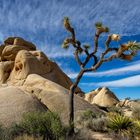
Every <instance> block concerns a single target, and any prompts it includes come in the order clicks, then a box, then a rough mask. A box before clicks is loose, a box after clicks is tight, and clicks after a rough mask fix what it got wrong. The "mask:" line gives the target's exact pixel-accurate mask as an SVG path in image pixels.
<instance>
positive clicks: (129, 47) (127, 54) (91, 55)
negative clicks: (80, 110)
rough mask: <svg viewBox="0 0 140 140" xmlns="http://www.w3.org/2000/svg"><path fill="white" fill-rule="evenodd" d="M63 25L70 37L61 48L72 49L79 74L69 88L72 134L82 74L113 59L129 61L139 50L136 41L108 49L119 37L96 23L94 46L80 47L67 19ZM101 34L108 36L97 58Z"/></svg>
mask: <svg viewBox="0 0 140 140" xmlns="http://www.w3.org/2000/svg"><path fill="white" fill-rule="evenodd" d="M63 23H64V27H65V29H66V30H67V31H68V32H69V33H70V35H71V36H70V37H67V38H66V39H65V40H64V42H63V45H62V47H63V48H65V49H68V48H69V46H70V45H71V46H72V47H73V48H74V57H75V60H76V61H77V63H78V65H79V66H80V72H79V74H78V75H77V77H76V79H75V81H74V82H73V84H72V85H71V87H70V99H69V125H70V131H69V134H73V133H74V92H75V89H76V88H77V86H78V84H79V82H80V79H81V78H82V76H83V74H84V73H85V72H95V71H96V70H97V69H98V68H99V67H100V66H101V65H102V64H103V63H105V62H108V61H112V60H113V59H123V60H128V61H130V60H131V59H132V57H133V56H135V55H136V52H137V50H138V49H140V43H137V42H136V41H129V42H127V43H125V44H120V45H119V46H118V47H110V43H111V41H119V40H120V35H118V34H110V33H109V28H108V27H105V26H103V25H102V23H100V22H97V23H96V24H95V27H96V32H95V35H94V46H93V48H91V47H90V46H89V45H87V44H83V45H82V44H81V42H80V41H79V40H77V38H76V36H75V30H74V28H73V27H72V26H71V24H70V21H69V18H68V17H65V18H64V20H63ZM102 33H108V34H107V39H106V41H105V49H104V51H103V52H102V53H101V54H100V56H98V55H97V51H98V49H99V46H98V39H99V37H100V35H101V34H102ZM92 49H93V50H92ZM108 53H109V54H110V53H111V54H110V55H109V54H108ZM107 54H108V55H109V56H108V55H107ZM81 55H84V56H85V60H84V61H81V59H80V58H81V57H80V56H81ZM90 59H93V60H94V62H93V64H91V66H90V67H89V68H87V67H86V64H87V63H88V62H89V61H90Z"/></svg>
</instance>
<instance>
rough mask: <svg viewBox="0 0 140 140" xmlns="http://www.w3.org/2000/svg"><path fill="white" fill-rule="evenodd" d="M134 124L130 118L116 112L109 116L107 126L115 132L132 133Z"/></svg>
mask: <svg viewBox="0 0 140 140" xmlns="http://www.w3.org/2000/svg"><path fill="white" fill-rule="evenodd" d="M133 126H134V124H133V122H132V121H131V119H130V118H128V117H125V116H122V115H120V114H116V115H114V116H112V117H111V118H109V120H108V124H107V127H108V128H109V129H110V130H111V131H114V132H115V133H119V134H123V135H129V134H130V135H131V130H132V128H133Z"/></svg>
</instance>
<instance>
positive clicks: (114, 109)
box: [107, 106, 123, 115]
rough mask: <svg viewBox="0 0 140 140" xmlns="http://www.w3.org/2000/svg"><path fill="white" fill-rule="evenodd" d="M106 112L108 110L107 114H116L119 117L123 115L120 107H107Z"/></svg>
mask: <svg viewBox="0 0 140 140" xmlns="http://www.w3.org/2000/svg"><path fill="white" fill-rule="evenodd" d="M107 110H108V112H113V113H118V114H120V115H122V114H123V112H122V108H121V107H116V106H113V107H109V108H108V109H107Z"/></svg>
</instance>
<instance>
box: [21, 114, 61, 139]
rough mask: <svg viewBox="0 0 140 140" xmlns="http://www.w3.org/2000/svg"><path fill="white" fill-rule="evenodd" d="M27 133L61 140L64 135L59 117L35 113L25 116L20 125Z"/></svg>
mask: <svg viewBox="0 0 140 140" xmlns="http://www.w3.org/2000/svg"><path fill="white" fill-rule="evenodd" d="M19 126H20V128H23V130H24V132H25V133H28V134H34V135H41V136H44V137H49V138H51V139H52V140H53V139H54V140H57V139H59V138H60V137H61V136H62V134H63V127H62V125H61V121H60V118H59V116H58V115H57V114H56V113H52V112H46V113H42V112H34V113H28V114H26V115H24V116H23V120H22V122H21V123H20V125H19Z"/></svg>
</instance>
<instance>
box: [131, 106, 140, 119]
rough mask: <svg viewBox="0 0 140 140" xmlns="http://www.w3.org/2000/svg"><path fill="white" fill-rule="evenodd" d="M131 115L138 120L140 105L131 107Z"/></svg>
mask: <svg viewBox="0 0 140 140" xmlns="http://www.w3.org/2000/svg"><path fill="white" fill-rule="evenodd" d="M132 116H133V118H134V119H136V120H140V105H139V106H136V107H134V108H133V110H132Z"/></svg>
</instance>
